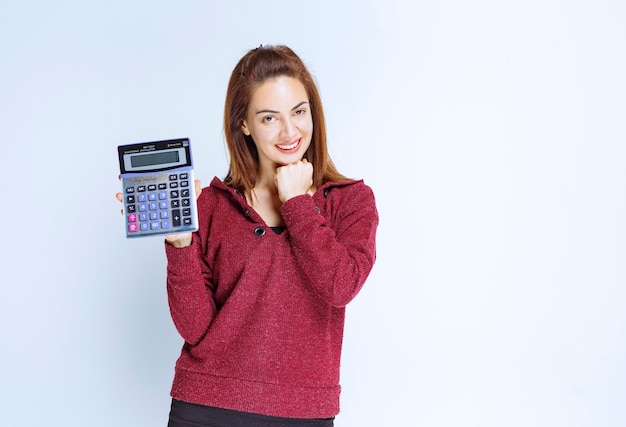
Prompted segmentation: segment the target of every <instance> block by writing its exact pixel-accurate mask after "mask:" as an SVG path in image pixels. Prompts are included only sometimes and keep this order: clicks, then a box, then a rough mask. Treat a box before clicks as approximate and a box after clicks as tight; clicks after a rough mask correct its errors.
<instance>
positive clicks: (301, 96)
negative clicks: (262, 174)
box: [242, 76, 313, 171]
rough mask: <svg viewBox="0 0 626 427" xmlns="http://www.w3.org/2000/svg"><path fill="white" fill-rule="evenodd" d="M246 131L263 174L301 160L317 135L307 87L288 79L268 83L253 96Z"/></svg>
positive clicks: (243, 127)
mask: <svg viewBox="0 0 626 427" xmlns="http://www.w3.org/2000/svg"><path fill="white" fill-rule="evenodd" d="M242 130H243V133H244V134H246V135H250V136H252V140H253V141H254V144H255V145H256V148H257V151H258V153H259V168H260V169H261V170H266V171H269V170H270V169H271V170H272V171H273V170H274V169H276V168H277V167H279V166H284V165H287V164H291V163H295V162H297V161H299V160H301V159H302V157H303V156H304V153H305V152H306V150H307V149H308V148H309V145H310V144H311V137H312V135H313V118H312V116H311V106H310V104H309V98H308V96H307V93H306V89H305V88H304V85H303V84H302V83H301V82H300V81H299V80H298V79H294V78H292V77H286V76H280V77H277V78H272V79H269V80H267V81H265V82H264V83H263V84H262V85H261V86H259V87H258V88H256V89H255V90H254V92H252V97H251V99H250V105H249V106H248V112H247V114H246V118H245V119H244V121H243V125H242Z"/></svg>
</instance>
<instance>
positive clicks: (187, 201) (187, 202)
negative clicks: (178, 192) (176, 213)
mask: <svg viewBox="0 0 626 427" xmlns="http://www.w3.org/2000/svg"><path fill="white" fill-rule="evenodd" d="M183 206H191V201H190V200H189V199H183Z"/></svg>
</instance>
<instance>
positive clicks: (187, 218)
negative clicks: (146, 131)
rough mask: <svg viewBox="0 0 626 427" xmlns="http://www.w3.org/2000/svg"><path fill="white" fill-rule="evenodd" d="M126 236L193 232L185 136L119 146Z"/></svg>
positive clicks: (193, 209)
mask: <svg viewBox="0 0 626 427" xmlns="http://www.w3.org/2000/svg"><path fill="white" fill-rule="evenodd" d="M118 156H119V162H120V172H121V175H120V177H121V180H122V188H123V197H124V200H123V203H124V219H125V227H126V237H142V236H151V235H164V234H172V233H182V232H187V231H196V230H197V229H198V213H197V207H196V193H195V185H194V175H193V165H192V162H191V145H190V143H189V139H187V138H182V139H173V140H165V141H155V142H146V143H140V144H130V145H120V146H119V147H118Z"/></svg>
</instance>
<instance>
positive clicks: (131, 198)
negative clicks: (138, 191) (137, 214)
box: [126, 196, 135, 203]
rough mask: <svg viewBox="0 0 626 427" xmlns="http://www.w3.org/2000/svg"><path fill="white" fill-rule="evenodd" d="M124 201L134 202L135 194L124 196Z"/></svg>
mask: <svg viewBox="0 0 626 427" xmlns="http://www.w3.org/2000/svg"><path fill="white" fill-rule="evenodd" d="M126 203H135V196H126Z"/></svg>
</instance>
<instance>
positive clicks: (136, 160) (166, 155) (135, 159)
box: [130, 151, 180, 168]
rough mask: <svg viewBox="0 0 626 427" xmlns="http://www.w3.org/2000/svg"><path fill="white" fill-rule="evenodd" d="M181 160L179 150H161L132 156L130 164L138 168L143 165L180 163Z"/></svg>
mask: <svg viewBox="0 0 626 427" xmlns="http://www.w3.org/2000/svg"><path fill="white" fill-rule="evenodd" d="M179 160H180V156H179V153H178V151H159V152H156V153H151V154H139V155H135V156H130V165H131V166H132V167H134V168H138V167H142V166H154V165H163V164H168V163H178V161H179Z"/></svg>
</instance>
